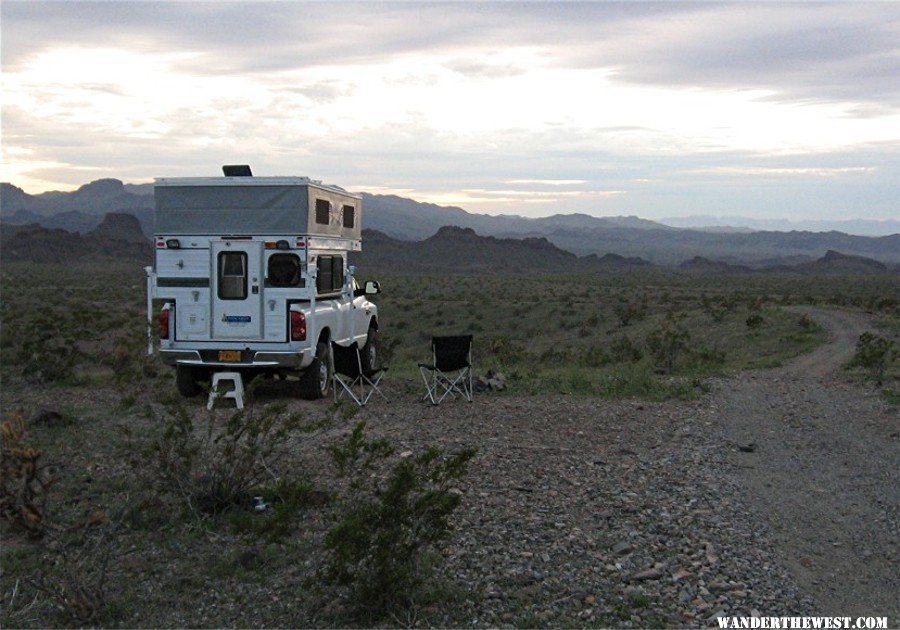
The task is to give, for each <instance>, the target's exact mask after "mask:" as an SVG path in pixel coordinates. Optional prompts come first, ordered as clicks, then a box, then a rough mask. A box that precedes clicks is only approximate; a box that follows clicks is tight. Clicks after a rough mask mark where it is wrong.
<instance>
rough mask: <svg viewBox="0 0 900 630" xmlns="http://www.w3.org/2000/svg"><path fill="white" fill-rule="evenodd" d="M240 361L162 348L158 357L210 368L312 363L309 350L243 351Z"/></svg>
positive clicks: (282, 366) (271, 366)
mask: <svg viewBox="0 0 900 630" xmlns="http://www.w3.org/2000/svg"><path fill="white" fill-rule="evenodd" d="M247 354H248V355H251V356H246V357H243V358H242V360H241V361H218V360H216V359H215V353H214V352H208V351H204V352H203V353H202V354H201V352H200V351H199V350H163V349H161V350H160V351H159V357H160V359H161V360H162V362H163V363H165V364H166V365H193V366H198V367H212V368H226V367H231V368H259V369H266V368H268V369H272V368H290V369H300V368H304V367H306V366H308V365H309V364H310V363H312V359H313V357H312V353H311V351H310V350H301V351H299V352H265V351H259V352H253V351H249V352H247V351H245V355H247Z"/></svg>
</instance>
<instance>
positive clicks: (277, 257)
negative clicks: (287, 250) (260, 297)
mask: <svg viewBox="0 0 900 630" xmlns="http://www.w3.org/2000/svg"><path fill="white" fill-rule="evenodd" d="M300 269H301V267H300V257H299V256H297V255H296V254H272V255H271V256H269V266H268V269H267V271H266V277H267V278H268V280H269V286H271V287H297V286H300V282H301V277H300Z"/></svg>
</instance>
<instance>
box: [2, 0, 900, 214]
mask: <svg viewBox="0 0 900 630" xmlns="http://www.w3.org/2000/svg"><path fill="white" fill-rule="evenodd" d="M0 13H2V15H0V18H2V21H0V24H2V74H3V92H2V97H0V98H2V150H3V175H2V178H3V180H4V181H10V182H12V183H14V184H16V185H18V186H21V187H22V188H24V189H25V190H26V191H28V192H31V193H37V192H42V191H45V190H70V189H73V188H75V187H77V186H78V185H80V184H83V183H86V182H88V181H91V180H94V179H98V178H101V177H116V178H119V179H122V180H125V181H126V182H136V183H137V182H147V181H151V180H152V178H154V177H171V176H188V175H219V174H220V173H221V171H220V166H221V164H225V163H249V164H251V165H252V167H253V170H254V173H255V174H257V175H308V176H310V177H313V178H315V179H323V180H325V181H327V182H330V183H335V184H339V185H341V186H344V187H345V188H350V189H353V190H359V191H368V192H373V193H396V194H400V195H403V196H407V197H412V198H414V199H417V200H420V201H432V202H435V203H441V204H453V205H460V206H462V207H464V208H466V209H467V210H470V211H475V212H490V213H517V214H524V215H530V216H538V215H546V214H552V213H556V212H587V213H590V214H595V215H615V214H637V215H640V216H643V217H648V218H659V217H665V216H677V215H689V214H707V215H724V216H727V215H745V216H752V217H757V218H776V217H777V218H788V219H839V218H851V217H854V218H870V219H889V218H893V219H896V218H900V209H898V200H900V183H898V182H900V168H898V166H900V3H894V2H881V3H860V2H853V3H848V4H842V3H834V2H828V3H822V4H818V3H796V4H789V3H766V2H754V3H729V4H725V3H699V4H689V3H664V4H653V3H547V4H544V3H527V4H514V3H501V4H487V3H479V2H470V3H457V4H419V3H403V4H387V3H362V4H350V3H341V4H335V3H331V4H317V3H301V2H281V3H262V2H230V3H218V2H216V3H213V2H209V3H193V2H169V3H165V2H152V3H142V2H98V3H90V2H76V1H71V2H36V1H34V0H29V1H27V2H20V1H15V0H3V2H2V5H0Z"/></svg>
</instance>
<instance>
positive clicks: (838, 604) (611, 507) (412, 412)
mask: <svg viewBox="0 0 900 630" xmlns="http://www.w3.org/2000/svg"><path fill="white" fill-rule="evenodd" d="M808 312H810V314H811V315H813V316H815V317H816V318H817V319H818V320H820V321H821V322H822V323H823V324H824V325H825V326H826V327H827V328H828V329H829V331H830V332H831V336H832V339H831V341H830V342H829V343H828V344H827V345H826V346H824V347H822V348H821V349H819V350H817V351H816V352H815V353H814V354H812V355H810V356H807V357H802V358H800V359H798V360H795V361H794V362H792V363H790V364H789V365H787V366H785V367H782V368H779V369H774V370H765V371H756V372H750V373H745V374H742V375H739V376H736V377H732V378H727V379H719V380H717V381H715V382H714V384H713V391H712V392H711V393H710V394H709V395H708V396H705V397H704V398H702V399H701V400H699V401H697V402H694V403H683V402H682V403H675V402H666V403H644V402H610V401H605V400H595V399H572V398H565V397H558V398H547V397H542V398H537V397H534V398H531V397H515V396H496V395H491V394H486V395H483V396H481V397H479V398H477V399H476V401H475V403H472V404H468V403H465V402H462V401H452V402H450V403H446V404H443V405H441V406H440V407H438V408H430V407H422V406H419V405H415V404H412V403H410V404H409V405H407V404H406V403H400V404H396V403H395V404H391V405H390V406H388V405H385V404H373V405H372V406H370V407H368V408H366V409H365V410H364V411H363V412H362V414H361V415H360V416H359V417H361V418H364V419H366V420H367V421H368V422H369V426H370V427H371V429H372V431H373V433H374V434H376V435H379V436H386V437H389V438H391V439H392V440H393V441H395V442H397V443H399V444H400V445H402V447H403V448H409V449H413V450H415V449H416V447H417V446H422V445H428V444H437V445H440V446H443V447H445V448H447V449H450V450H452V449H454V448H458V447H462V446H464V445H476V446H478V449H479V451H478V455H477V457H476V459H475V460H474V461H473V464H472V471H471V474H470V476H469V478H468V480H467V488H466V497H465V503H464V504H463V507H462V508H461V510H460V512H459V518H458V522H457V528H458V529H457V531H458V537H457V539H456V540H455V541H454V542H453V544H452V545H450V546H449V547H448V548H447V549H446V550H445V555H446V563H445V565H444V566H443V568H442V571H443V572H444V574H445V576H446V577H447V578H448V579H449V580H450V581H451V582H455V583H456V584H457V585H458V586H459V587H460V591H461V595H460V601H459V602H458V603H457V605H455V606H454V607H453V608H452V610H440V609H433V610H430V611H429V610H426V611H424V612H425V613H430V614H428V616H427V618H426V619H422V620H419V621H420V622H425V623H429V624H438V625H445V624H447V625H459V624H466V625H475V626H493V625H505V624H509V625H516V626H522V625H526V626H535V625H547V624H552V625H560V624H565V625H569V624H587V625H616V626H626V627H628V626H632V625H633V626H647V625H659V624H662V625H668V626H672V625H675V626H683V625H690V626H694V625H703V624H707V623H715V617H716V616H720V615H739V616H740V615H764V616H770V615H774V616H778V615H856V614H859V615H889V617H890V619H894V620H896V619H897V618H898V617H897V604H896V602H897V597H896V595H897V593H898V592H900V590H898V582H897V575H896V571H895V570H893V569H895V566H896V541H897V527H898V504H900V492H898V487H900V486H898V484H897V475H898V467H897V462H898V461H900V458H898V428H900V427H898V416H897V410H896V408H895V407H894V408H891V407H889V406H887V405H886V404H884V403H883V402H882V401H881V400H880V399H879V398H878V397H877V395H876V394H875V393H873V392H870V391H868V390H866V389H865V388H864V387H863V386H858V385H854V384H851V383H849V382H847V379H846V377H845V376H844V375H841V374H839V373H838V371H839V370H840V366H841V365H842V364H843V363H844V362H845V361H846V360H847V358H848V357H849V355H850V354H851V353H852V350H853V344H854V342H855V340H856V338H857V337H858V335H859V333H860V332H861V331H862V330H864V329H865V327H866V325H867V321H866V319H865V318H864V317H863V316H861V315H851V314H847V313H841V312H829V311H822V310H815V311H808ZM399 397H401V398H406V399H408V398H410V395H409V394H408V393H406V392H403V393H402V394H401V395H400V396H399Z"/></svg>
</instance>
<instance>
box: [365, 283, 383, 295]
mask: <svg viewBox="0 0 900 630" xmlns="http://www.w3.org/2000/svg"><path fill="white" fill-rule="evenodd" d="M378 293H381V285H380V284H378V282H377V281H376V280H369V281H368V282H366V295H376V294H378Z"/></svg>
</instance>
